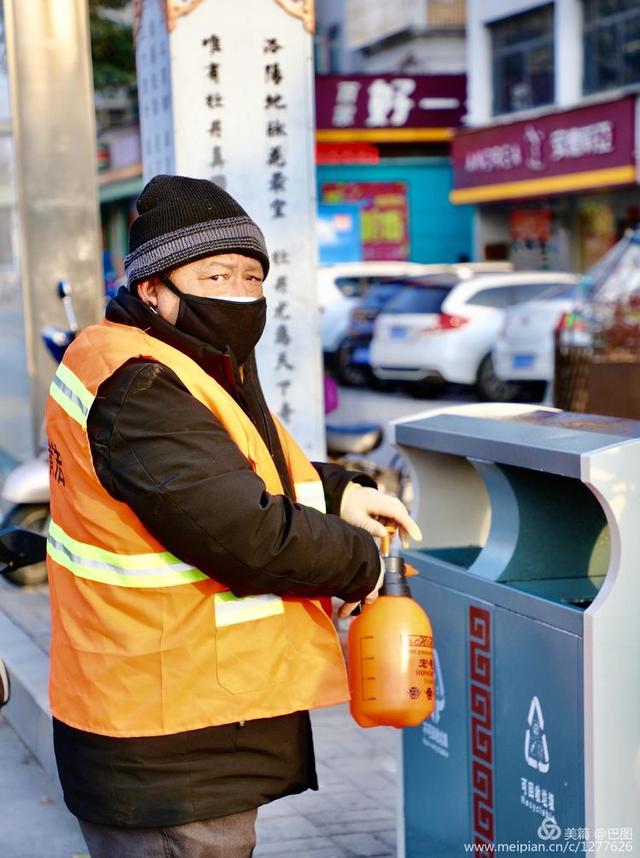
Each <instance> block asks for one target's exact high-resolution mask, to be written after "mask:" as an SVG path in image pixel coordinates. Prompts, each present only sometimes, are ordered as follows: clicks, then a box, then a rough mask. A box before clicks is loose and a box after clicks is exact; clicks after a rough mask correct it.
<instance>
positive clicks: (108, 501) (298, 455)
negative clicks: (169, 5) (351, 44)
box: [47, 176, 419, 858]
mask: <svg viewBox="0 0 640 858" xmlns="http://www.w3.org/2000/svg"><path fill="white" fill-rule="evenodd" d="M138 212H139V217H138V218H137V220H136V221H135V222H134V223H133V224H132V227H131V234H130V254H129V256H128V257H127V259H126V261H125V267H126V270H127V276H128V288H127V289H121V290H120V292H119V294H118V296H117V298H116V299H115V300H114V301H112V302H111V303H110V304H109V307H108V308H107V314H106V321H105V322H104V323H102V324H101V325H96V326H93V327H91V328H88V329H86V330H85V331H84V332H83V333H82V334H81V335H80V336H79V337H78V339H77V340H76V341H75V342H74V343H73V345H72V346H71V347H70V348H69V350H68V351H67V353H66V355H65V358H64V361H63V363H62V364H61V366H60V368H59V370H58V372H57V373H56V376H55V378H54V381H53V383H52V386H51V396H50V399H49V403H48V408H47V431H48V435H49V441H50V443H52V444H54V445H55V446H56V448H57V449H58V451H59V453H60V457H61V461H62V478H61V479H60V480H54V481H53V482H52V504H51V511H52V524H51V530H50V538H49V543H48V564H49V579H50V589H51V605H52V644H51V680H50V696H51V708H52V713H53V719H54V721H53V723H54V742H55V750H56V758H57V763H58V770H59V773H60V779H61V782H62V786H63V789H64V794H65V800H66V803H67V805H68V807H69V808H70V810H71V811H72V812H73V813H74V814H75V815H76V816H77V817H78V818H79V820H80V824H81V827H82V830H83V833H84V835H85V838H86V840H87V843H88V845H89V849H90V852H91V855H92V856H93V858H117V856H120V855H122V856H127V858H129V856H143V858H146V856H157V855H165V854H166V855H169V854H170V855H172V856H185V858H186V856H189V858H198V856H205V855H206V856H228V858H240V856H247V855H250V854H251V852H252V849H253V845H254V843H255V829H254V824H255V818H256V809H257V808H258V807H259V806H260V805H261V804H264V803H266V802H269V801H272V800H273V799H276V798H279V797H281V796H284V795H288V794H292V793H297V792H301V791H303V790H305V789H308V788H311V789H317V781H316V773H315V767H314V757H313V745H312V740H311V729H310V723H309V716H308V710H309V709H310V708H314V707H317V706H328V705H332V704H334V703H338V702H341V701H343V700H345V699H346V698H347V696H348V692H347V688H346V684H345V672H344V664H343V661H342V658H341V651H340V647H339V644H338V642H337V638H336V634H335V630H334V628H333V625H332V622H331V619H330V616H329V615H328V612H327V610H326V608H327V602H328V600H329V597H331V596H338V597H340V598H341V599H343V600H344V602H345V605H344V606H343V608H342V612H343V614H344V613H346V612H348V611H349V610H351V608H352V607H353V605H354V603H358V602H359V601H361V600H363V599H364V600H367V601H373V600H374V599H375V598H376V595H377V590H378V587H379V586H380V583H381V581H380V559H379V555H378V551H377V546H376V543H375V541H374V539H373V538H372V536H371V534H374V535H382V533H383V532H384V531H383V529H382V526H381V524H380V522H378V521H377V520H376V518H375V516H385V517H388V518H391V519H394V520H395V521H396V522H397V523H398V524H399V526H400V527H401V529H402V531H403V532H404V533H405V535H406V534H407V533H410V534H412V535H413V536H417V537H418V538H419V531H418V530H417V528H416V526H415V525H414V524H413V522H412V521H411V519H410V518H409V516H408V514H407V511H406V510H405V508H404V507H403V506H402V504H401V503H400V502H399V501H397V500H395V499H392V498H389V497H386V496H384V495H381V494H380V493H379V492H377V491H376V490H375V489H374V488H372V487H371V486H370V485H369V484H368V479H367V478H366V477H362V476H358V475H357V474H350V473H345V472H344V471H343V470H342V469H340V468H338V467H336V466H331V465H316V466H315V467H314V466H312V465H311V463H310V462H308V461H307V459H306V457H305V455H304V454H303V453H302V451H301V450H300V448H299V447H298V446H297V445H296V444H295V442H294V441H293V439H291V437H290V436H289V435H288V433H287V432H286V430H285V429H284V428H283V427H282V426H281V425H280V424H279V423H278V422H277V420H276V419H275V418H274V417H273V416H272V415H271V414H270V413H269V411H268V409H267V406H266V404H265V401H264V397H263V395H262V391H261V388H260V384H259V381H258V376H257V372H256V365H255V359H254V356H253V349H254V346H255V345H256V343H257V342H258V340H259V338H260V335H261V333H262V330H263V327H264V323H265V314H266V302H265V299H264V296H263V280H264V278H265V277H266V275H267V272H268V270H269V258H268V255H267V249H266V247H265V243H264V238H263V236H262V233H261V232H260V230H259V229H258V227H257V226H256V225H255V224H254V223H253V221H252V220H251V219H250V218H249V216H248V215H247V214H246V212H245V211H244V210H243V209H242V208H241V207H240V206H239V205H238V203H237V202H236V201H235V200H234V199H232V197H230V196H229V195H228V194H227V193H226V192H225V191H223V190H222V189H221V188H219V187H217V186H216V185H215V184H213V183H211V182H208V181H205V180H200V179H190V178H185V177H176V176H156V177H155V178H154V179H153V180H152V181H151V182H150V183H149V184H148V185H147V186H146V188H145V189H144V190H143V192H142V195H141V196H140V199H139V201H138ZM325 509H326V513H325ZM354 525H355V526H354ZM367 530H368V531H369V532H367ZM320 600H323V601H322V602H321V601H320Z"/></svg>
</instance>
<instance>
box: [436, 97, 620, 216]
mask: <svg viewBox="0 0 640 858" xmlns="http://www.w3.org/2000/svg"><path fill="white" fill-rule="evenodd" d="M634 147H635V97H629V98H624V99H621V100H619V101H613V102H608V103H606V104H597V105H590V106H588V107H580V108H577V109H576V110H569V111H566V112H564V113H554V114H550V115H547V116H540V117H537V118H535V119H529V120H523V121H521V122H514V123H513V124H511V125H497V126H493V127H492V128H483V129H480V130H478V131H465V132H462V133H459V134H458V135H456V137H455V139H454V141H453V146H452V160H453V173H454V190H453V191H452V193H451V201H452V202H454V203H476V202H490V201H493V200H503V199H514V198H526V197H533V196H540V195H544V196H548V195H550V194H557V193H566V192H570V191H580V190H587V189H590V188H600V187H612V186H615V185H626V184H630V183H634V182H635V180H636V164H635V155H634Z"/></svg>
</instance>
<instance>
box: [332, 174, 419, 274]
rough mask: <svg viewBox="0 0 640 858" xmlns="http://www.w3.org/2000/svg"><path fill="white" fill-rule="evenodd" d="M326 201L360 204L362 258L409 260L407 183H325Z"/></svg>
mask: <svg viewBox="0 0 640 858" xmlns="http://www.w3.org/2000/svg"><path fill="white" fill-rule="evenodd" d="M322 202H324V203H360V204H361V208H360V219H361V229H362V258H363V259H365V260H369V259H396V260H402V259H408V258H409V213H408V206H407V185H406V183H405V182H324V183H323V185H322Z"/></svg>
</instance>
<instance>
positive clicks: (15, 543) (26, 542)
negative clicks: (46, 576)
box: [0, 527, 47, 574]
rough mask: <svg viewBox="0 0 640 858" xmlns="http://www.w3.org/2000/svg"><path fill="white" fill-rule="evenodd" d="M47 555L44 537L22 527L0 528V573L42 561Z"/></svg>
mask: <svg viewBox="0 0 640 858" xmlns="http://www.w3.org/2000/svg"><path fill="white" fill-rule="evenodd" d="M46 556H47V540H46V537H44V536H41V534H39V533H34V532H33V531H32V530H25V529H24V528H22V527H8V528H6V529H5V530H0V574H3V573H5V572H12V571H13V570H14V569H18V568H19V567H21V566H31V565H32V564H33V563H40V562H42V561H43V560H44V559H45V557H46Z"/></svg>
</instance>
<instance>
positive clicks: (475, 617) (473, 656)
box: [469, 605, 495, 846]
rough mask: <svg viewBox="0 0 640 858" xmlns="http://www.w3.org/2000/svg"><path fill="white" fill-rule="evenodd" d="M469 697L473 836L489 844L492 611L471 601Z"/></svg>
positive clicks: (492, 820) (491, 837)
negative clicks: (472, 603)
mask: <svg viewBox="0 0 640 858" xmlns="http://www.w3.org/2000/svg"><path fill="white" fill-rule="evenodd" d="M469 700H470V711H469V716H470V719H471V724H470V726H471V730H470V733H471V789H472V794H473V838H474V843H475V844H476V845H479V846H488V845H490V844H492V843H493V842H494V838H495V815H494V799H493V696H492V687H491V614H490V613H489V611H488V610H487V609H486V608H481V607H479V606H478V605H469Z"/></svg>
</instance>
